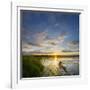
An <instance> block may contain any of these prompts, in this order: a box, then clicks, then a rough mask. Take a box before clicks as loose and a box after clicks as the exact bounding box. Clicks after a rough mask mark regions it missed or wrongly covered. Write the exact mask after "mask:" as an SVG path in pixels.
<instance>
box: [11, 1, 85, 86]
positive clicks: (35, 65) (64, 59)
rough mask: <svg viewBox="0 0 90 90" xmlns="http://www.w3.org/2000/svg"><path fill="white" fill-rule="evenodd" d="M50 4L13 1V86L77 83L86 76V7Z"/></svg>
mask: <svg viewBox="0 0 90 90" xmlns="http://www.w3.org/2000/svg"><path fill="white" fill-rule="evenodd" d="M48 5H52V6H48ZM48 5H44V7H41V6H38V5H37V4H35V5H34V4H28V3H25V2H24V3H12V4H11V16H12V20H11V24H12V26H11V29H12V62H11V64H12V78H11V81H12V82H11V84H12V85H11V86H12V87H22V86H25V87H27V86H29V87H31V86H33V85H36V86H40V85H41V86H47V85H53V84H55V83H57V84H58V85H59V84H60V85H61V84H68V83H72V82H73V83H74V84H75V83H77V82H78V83H80V81H81V80H84V79H85V74H83V70H84V69H85V65H83V63H84V60H83V59H84V56H85V55H84V56H83V58H82V54H83V53H82V52H83V50H84V49H83V50H82V48H83V45H82V43H83V42H82V39H81V38H82V36H83V35H82V34H81V30H82V32H83V30H84V29H85V24H84V23H83V22H84V20H85V9H84V8H81V7H80V8H79V7H68V6H67V7H66V6H65V8H64V6H63V7H60V6H59V7H56V6H55V5H53V4H52V3H51V4H48ZM80 35H81V36H80ZM74 78H75V80H73V79H74ZM82 78H83V79H82ZM64 81H66V82H64ZM47 82H48V84H47ZM45 83H46V84H45Z"/></svg>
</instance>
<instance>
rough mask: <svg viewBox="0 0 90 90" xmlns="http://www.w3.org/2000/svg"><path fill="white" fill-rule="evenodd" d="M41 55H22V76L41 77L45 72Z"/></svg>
mask: <svg viewBox="0 0 90 90" xmlns="http://www.w3.org/2000/svg"><path fill="white" fill-rule="evenodd" d="M43 69H44V67H43V65H42V64H41V57H38V58H36V57H34V56H26V55H23V56H22V77H27V78H28V77H40V76H42V74H43Z"/></svg>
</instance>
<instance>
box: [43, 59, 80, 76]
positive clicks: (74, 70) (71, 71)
mask: <svg viewBox="0 0 90 90" xmlns="http://www.w3.org/2000/svg"><path fill="white" fill-rule="evenodd" d="M41 63H42V65H43V66H44V70H43V76H63V75H79V58H78V57H75V58H59V57H58V58H56V57H55V58H44V59H42V60H41Z"/></svg>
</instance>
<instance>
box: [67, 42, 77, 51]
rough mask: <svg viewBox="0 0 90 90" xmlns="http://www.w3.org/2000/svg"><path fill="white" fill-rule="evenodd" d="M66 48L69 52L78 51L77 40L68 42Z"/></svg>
mask: <svg viewBox="0 0 90 90" xmlns="http://www.w3.org/2000/svg"><path fill="white" fill-rule="evenodd" d="M67 46H68V49H69V50H70V51H79V41H77V40H73V41H69V42H68V43H67Z"/></svg>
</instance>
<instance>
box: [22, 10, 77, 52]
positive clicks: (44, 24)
mask: <svg viewBox="0 0 90 90" xmlns="http://www.w3.org/2000/svg"><path fill="white" fill-rule="evenodd" d="M21 35H22V37H21V38H22V51H23V52H32V53H34V52H36V53H49V52H54V51H56V52H66V51H68V52H69V51H70V52H71V51H72V52H77V51H79V14H78V13H63V12H45V11H43V12H42V11H30V10H21Z"/></svg>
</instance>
